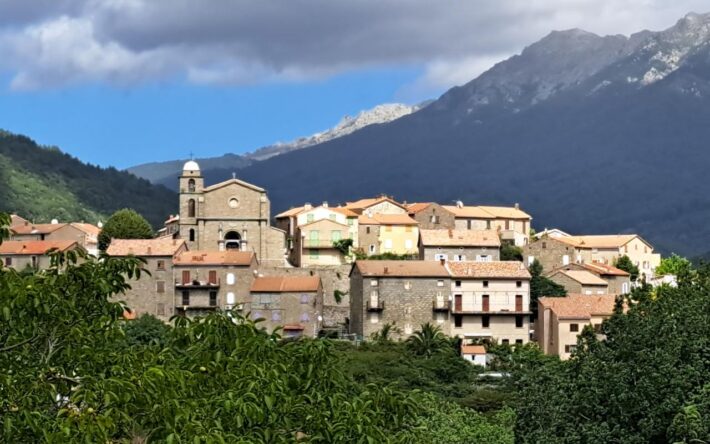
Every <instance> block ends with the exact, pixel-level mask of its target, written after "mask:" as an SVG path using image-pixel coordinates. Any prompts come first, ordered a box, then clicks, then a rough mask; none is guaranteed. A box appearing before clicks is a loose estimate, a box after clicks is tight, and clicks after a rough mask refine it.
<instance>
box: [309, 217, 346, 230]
mask: <svg viewBox="0 0 710 444" xmlns="http://www.w3.org/2000/svg"><path fill="white" fill-rule="evenodd" d="M315 224H330V225H337V226H338V227H340V228H342V229H345V230H349V229H350V227H349V226H348V225H346V224H341V223H340V222H338V221H334V220H333V219H318V220H314V221H313V222H306V223H305V224H301V225H299V226H298V228H305V227H310V226H311V225H315Z"/></svg>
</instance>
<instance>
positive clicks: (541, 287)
mask: <svg viewBox="0 0 710 444" xmlns="http://www.w3.org/2000/svg"><path fill="white" fill-rule="evenodd" d="M528 271H529V272H530V275H531V276H532V278H531V279H530V311H532V312H533V317H535V316H537V300H538V299H540V298H541V297H562V296H567V290H565V287H563V286H562V285H560V284H558V283H556V282H554V281H552V280H550V279H548V278H547V277H545V276H543V275H542V272H543V269H542V264H541V263H540V261H538V260H537V259H535V260H534V261H533V263H532V264H530V267H529V268H528Z"/></svg>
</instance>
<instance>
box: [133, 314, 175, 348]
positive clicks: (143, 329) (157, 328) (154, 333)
mask: <svg viewBox="0 0 710 444" xmlns="http://www.w3.org/2000/svg"><path fill="white" fill-rule="evenodd" d="M123 329H124V331H125V332H126V339H127V340H128V342H129V344H133V345H139V344H140V345H151V344H154V345H158V346H160V347H162V346H164V345H165V343H166V342H167V339H168V334H169V333H170V327H169V326H168V325H166V324H165V323H164V322H163V321H161V320H160V319H158V318H156V317H155V316H153V315H151V314H148V313H144V314H143V315H141V316H140V317H138V319H135V320H131V321H126V324H125V325H124V327H123Z"/></svg>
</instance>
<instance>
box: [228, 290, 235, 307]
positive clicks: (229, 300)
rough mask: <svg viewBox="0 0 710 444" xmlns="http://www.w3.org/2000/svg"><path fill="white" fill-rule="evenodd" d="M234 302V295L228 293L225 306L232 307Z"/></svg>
mask: <svg viewBox="0 0 710 444" xmlns="http://www.w3.org/2000/svg"><path fill="white" fill-rule="evenodd" d="M234 301H235V298H234V293H232V292H231V291H230V292H229V293H227V305H234Z"/></svg>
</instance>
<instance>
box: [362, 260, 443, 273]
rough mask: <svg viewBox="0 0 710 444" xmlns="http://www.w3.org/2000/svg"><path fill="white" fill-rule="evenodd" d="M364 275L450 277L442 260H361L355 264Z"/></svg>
mask: <svg viewBox="0 0 710 444" xmlns="http://www.w3.org/2000/svg"><path fill="white" fill-rule="evenodd" d="M355 268H357V269H358V270H359V271H360V274H361V275H363V276H372V277H376V276H391V277H449V272H448V270H447V269H446V267H445V266H444V265H442V264H441V261H396V260H389V261H370V260H359V261H356V262H355V264H354V265H353V269H355Z"/></svg>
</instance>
